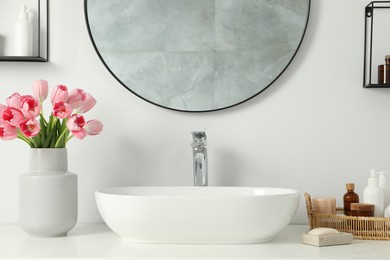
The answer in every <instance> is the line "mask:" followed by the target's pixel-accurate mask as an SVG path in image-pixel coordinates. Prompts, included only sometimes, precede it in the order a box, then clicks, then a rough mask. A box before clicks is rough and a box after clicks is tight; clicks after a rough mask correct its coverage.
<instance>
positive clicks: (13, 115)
mask: <svg viewBox="0 0 390 260" xmlns="http://www.w3.org/2000/svg"><path fill="white" fill-rule="evenodd" d="M23 119H24V116H23V113H22V112H21V111H20V110H19V109H16V108H13V107H7V108H6V109H4V110H3V112H2V113H1V114H0V123H1V124H4V123H7V124H9V125H11V126H14V127H18V125H19V123H20V122H21V121H22V120H23Z"/></svg>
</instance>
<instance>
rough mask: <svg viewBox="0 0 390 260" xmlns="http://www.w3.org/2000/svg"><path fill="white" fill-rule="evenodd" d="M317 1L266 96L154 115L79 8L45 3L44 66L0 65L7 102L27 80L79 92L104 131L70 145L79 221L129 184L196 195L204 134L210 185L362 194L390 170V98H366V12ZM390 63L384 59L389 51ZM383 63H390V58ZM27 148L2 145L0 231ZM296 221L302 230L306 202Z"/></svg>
mask: <svg viewBox="0 0 390 260" xmlns="http://www.w3.org/2000/svg"><path fill="white" fill-rule="evenodd" d="M368 2H369V1H362V0H359V1H356V0H343V1H337V0H327V1H325V0H312V10H311V17H310V21H309V26H308V30H307V34H306V37H305V39H304V42H303V45H302V46H301V49H300V51H299V52H298V54H297V56H296V58H295V59H294V61H293V62H292V64H291V65H290V67H289V68H288V69H287V71H286V72H285V73H284V74H283V75H282V77H281V78H280V79H278V80H277V82H275V83H274V84H273V85H272V86H271V87H270V88H269V89H267V90H266V91H265V92H264V93H262V94H260V95H259V96H257V97H255V98H253V99H252V100H250V101H249V102H246V103H245V104H242V105H240V106H237V107H234V108H231V109H228V110H223V111H219V112H212V113H202V114H190V113H181V112H175V111H170V110H165V109H162V108H159V107H157V106H154V105H151V104H149V103H147V102H145V101H143V100H141V99H139V98H137V97H136V96H135V95H133V94H131V93H130V92H129V91H127V90H126V89H125V88H123V87H122V86H121V85H120V84H119V83H117V82H116V81H115V79H114V78H113V77H112V76H111V75H110V74H109V72H108V71H106V69H105V68H104V66H103V64H102V63H101V62H100V60H99V58H98V56H97V55H96V53H95V51H94V49H93V47H92V45H91V42H90V40H89V37H88V34H87V29H86V25H85V20H84V13H83V1H81V0H67V1H65V0H56V1H50V4H51V5H50V62H48V63H12V62H3V63H0V97H1V101H0V102H2V103H4V102H5V98H6V97H8V96H9V95H10V94H11V93H13V92H14V91H19V92H21V93H30V91H31V87H32V82H33V80H34V79H40V78H43V79H47V80H49V83H50V84H51V86H54V85H56V84H65V85H68V87H69V88H75V87H78V88H84V89H86V90H87V91H89V92H91V93H92V94H93V95H94V96H95V97H96V99H97V100H98V103H97V105H96V107H95V108H94V110H92V111H91V112H90V113H89V117H90V118H92V117H96V118H99V119H100V120H101V121H102V122H103V123H104V125H105V128H104V132H103V133H102V134H101V135H99V136H96V137H89V138H87V139H85V140H83V141H79V140H72V141H71V142H70V143H69V145H68V153H69V168H70V170H72V171H74V172H76V173H77V174H78V176H79V191H80V194H79V222H100V221H101V218H100V216H99V214H98V211H97V209H96V205H95V201H94V191H95V190H97V189H99V188H102V187H108V186H124V185H128V186H131V185H191V184H192V179H191V178H192V161H191V156H192V154H191V148H190V146H189V143H190V141H191V135H190V132H191V131H192V130H203V129H205V130H207V135H208V138H209V160H210V161H209V163H210V165H209V167H210V168H209V174H210V184H211V185H239V186H278V187H289V188H294V189H297V190H299V191H300V192H301V193H302V194H303V192H305V191H307V192H310V193H311V194H312V196H335V197H337V199H338V203H339V205H341V203H342V201H341V197H342V194H344V192H345V183H347V182H355V184H356V186H357V191H358V192H359V193H360V194H362V189H363V188H364V186H365V184H366V179H367V176H368V174H369V169H370V168H372V167H374V168H377V169H382V170H386V171H390V90H387V89H363V88H362V71H363V38H364V37H363V36H364V28H363V25H364V12H363V10H364V6H365V5H366V4H368ZM389 53H390V50H389ZM386 54H387V53H386ZM28 150H29V149H28V147H27V146H26V145H25V144H24V143H22V142H21V141H20V140H14V141H10V142H4V141H2V142H1V144H0V165H1V170H0V205H1V210H0V223H13V222H17V216H18V210H17V204H18V203H17V201H18V186H17V180H18V175H19V174H21V173H23V172H24V171H26V169H27V165H26V164H27V157H28ZM294 222H295V223H306V222H307V217H306V213H305V205H304V200H303V199H302V200H301V204H300V206H299V209H298V212H297V214H296V216H295V218H294Z"/></svg>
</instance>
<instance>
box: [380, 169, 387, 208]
mask: <svg viewBox="0 0 390 260" xmlns="http://www.w3.org/2000/svg"><path fill="white" fill-rule="evenodd" d="M378 174H379V188H381V189H382V191H383V208H387V207H388V206H389V205H390V186H389V185H388V183H387V173H386V172H378Z"/></svg>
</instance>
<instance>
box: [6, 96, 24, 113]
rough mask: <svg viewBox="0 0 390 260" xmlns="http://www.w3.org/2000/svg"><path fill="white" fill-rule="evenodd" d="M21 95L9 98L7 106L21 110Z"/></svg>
mask: <svg viewBox="0 0 390 260" xmlns="http://www.w3.org/2000/svg"><path fill="white" fill-rule="evenodd" d="M21 97H22V96H21V95H20V94H19V93H17V92H16V93H14V94H12V95H11V96H10V97H9V98H7V105H8V106H10V107H14V108H17V109H20V107H21V105H20V99H21Z"/></svg>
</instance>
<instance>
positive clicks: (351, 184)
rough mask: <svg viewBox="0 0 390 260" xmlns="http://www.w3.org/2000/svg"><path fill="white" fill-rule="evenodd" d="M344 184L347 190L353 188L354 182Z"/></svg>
mask: <svg viewBox="0 0 390 260" xmlns="http://www.w3.org/2000/svg"><path fill="white" fill-rule="evenodd" d="M345 186H347V190H354V189H355V184H354V183H347V184H346V185H345Z"/></svg>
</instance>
